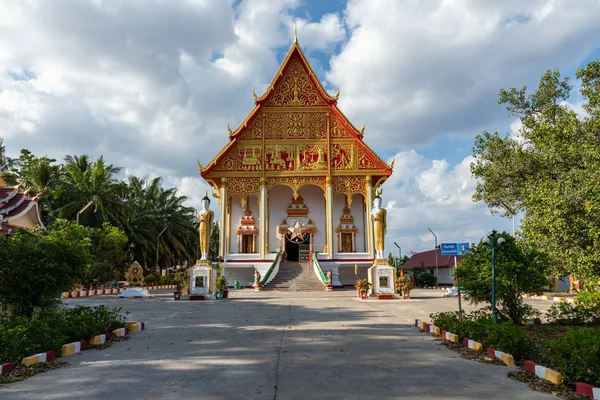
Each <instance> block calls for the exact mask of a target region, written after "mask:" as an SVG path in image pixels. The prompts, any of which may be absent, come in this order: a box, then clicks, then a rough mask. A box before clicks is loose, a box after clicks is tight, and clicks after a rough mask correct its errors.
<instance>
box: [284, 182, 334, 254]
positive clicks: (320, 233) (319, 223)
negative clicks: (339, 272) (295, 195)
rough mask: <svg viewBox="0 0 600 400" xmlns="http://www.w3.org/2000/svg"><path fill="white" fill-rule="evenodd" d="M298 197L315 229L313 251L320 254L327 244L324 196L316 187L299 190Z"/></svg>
mask: <svg viewBox="0 0 600 400" xmlns="http://www.w3.org/2000/svg"><path fill="white" fill-rule="evenodd" d="M300 196H302V197H303V198H304V204H306V206H307V207H308V210H309V211H308V218H310V219H312V221H313V223H314V224H315V226H316V227H317V232H316V233H315V235H314V237H313V249H314V250H315V251H318V252H322V251H323V249H324V248H325V245H326V244H327V234H326V229H327V225H326V221H325V195H324V194H323V190H322V189H321V188H320V187H318V186H303V187H302V188H300ZM290 202H291V198H290ZM288 205H289V204H288ZM286 208H287V205H286ZM334 229H335V228H334Z"/></svg>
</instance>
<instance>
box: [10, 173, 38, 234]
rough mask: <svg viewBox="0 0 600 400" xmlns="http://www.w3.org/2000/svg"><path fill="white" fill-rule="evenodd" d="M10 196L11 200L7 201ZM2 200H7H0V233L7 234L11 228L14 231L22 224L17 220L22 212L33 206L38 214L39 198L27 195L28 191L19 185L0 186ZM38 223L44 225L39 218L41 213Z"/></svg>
mask: <svg viewBox="0 0 600 400" xmlns="http://www.w3.org/2000/svg"><path fill="white" fill-rule="evenodd" d="M0 177H1V175H0ZM8 198H10V200H8V201H6V199H8ZM0 200H5V202H0V216H2V222H0V235H5V234H6V233H8V230H9V229H12V230H13V231H14V230H16V228H17V227H18V226H20V223H19V222H17V221H19V219H18V218H19V217H20V214H22V213H25V212H28V210H30V209H31V208H33V209H34V210H35V212H36V214H37V200H36V199H35V198H30V197H29V196H27V193H23V192H22V191H21V190H20V187H19V186H16V187H6V186H5V187H0ZM13 221H14V222H13ZM37 223H38V224H40V225H42V226H43V224H42V222H41V221H40V219H39V214H38V216H37Z"/></svg>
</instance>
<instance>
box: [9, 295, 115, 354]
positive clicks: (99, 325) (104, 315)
mask: <svg viewBox="0 0 600 400" xmlns="http://www.w3.org/2000/svg"><path fill="white" fill-rule="evenodd" d="M124 320H125V317H124V316H123V315H121V309H120V308H119V309H109V308H107V307H105V306H98V307H83V306H78V307H75V308H72V309H60V308H57V307H56V308H47V309H44V310H39V311H37V312H35V313H34V314H33V315H32V316H31V317H15V318H12V319H11V320H9V321H8V322H6V323H4V324H3V325H1V326H0V363H1V362H12V363H19V362H20V361H21V360H22V359H23V358H24V357H28V356H31V355H33V354H37V353H41V352H44V351H49V350H54V351H60V349H61V347H62V345H63V344H66V343H70V342H74V341H78V340H88V339H90V338H91V337H92V336H95V335H99V334H102V333H105V332H107V331H112V330H114V329H117V328H121V327H123V326H125V322H124Z"/></svg>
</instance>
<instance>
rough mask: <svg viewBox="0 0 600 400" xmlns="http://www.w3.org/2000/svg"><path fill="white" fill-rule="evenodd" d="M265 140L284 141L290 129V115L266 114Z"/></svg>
mask: <svg viewBox="0 0 600 400" xmlns="http://www.w3.org/2000/svg"><path fill="white" fill-rule="evenodd" d="M264 116H265V126H264V132H265V138H266V139H283V138H284V137H285V134H286V132H287V129H288V115H287V114H285V113H265V114H264Z"/></svg>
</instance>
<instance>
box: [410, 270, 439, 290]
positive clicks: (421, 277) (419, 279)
mask: <svg viewBox="0 0 600 400" xmlns="http://www.w3.org/2000/svg"><path fill="white" fill-rule="evenodd" d="M412 276H413V278H414V280H415V286H416V287H425V286H435V275H433V274H430V273H429V272H427V271H425V269H424V268H414V269H413V270H412Z"/></svg>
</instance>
